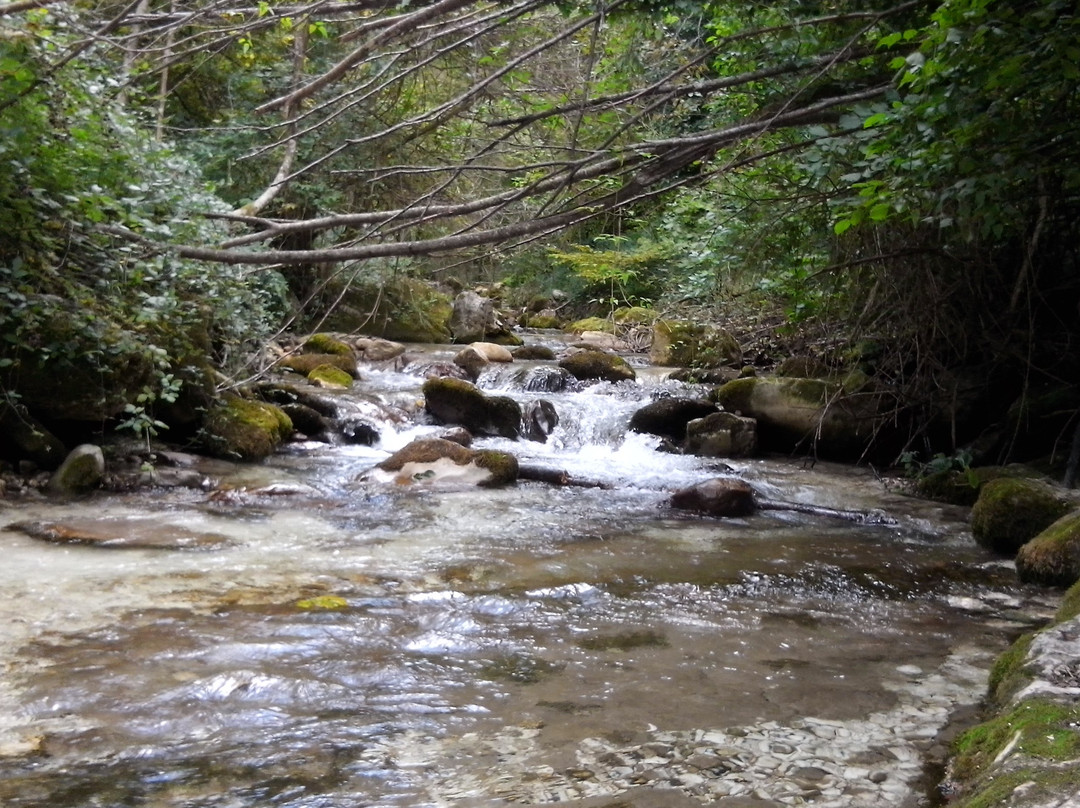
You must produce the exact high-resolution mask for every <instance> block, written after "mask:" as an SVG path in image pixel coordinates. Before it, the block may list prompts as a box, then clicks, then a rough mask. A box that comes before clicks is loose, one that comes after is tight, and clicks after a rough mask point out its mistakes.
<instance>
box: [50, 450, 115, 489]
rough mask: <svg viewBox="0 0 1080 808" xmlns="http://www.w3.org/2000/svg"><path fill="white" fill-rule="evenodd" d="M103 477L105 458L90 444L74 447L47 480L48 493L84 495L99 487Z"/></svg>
mask: <svg viewBox="0 0 1080 808" xmlns="http://www.w3.org/2000/svg"><path fill="white" fill-rule="evenodd" d="M104 477H105V456H104V455H103V454H102V453H101V447H100V446H95V445H93V444H91V443H84V444H82V445H81V446H76V447H75V448H74V449H72V450H71V453H70V454H69V455H68V456H67V457H65V458H64V462H63V463H61V464H60V468H58V469H57V470H56V471H55V472H54V473H53V475H52V477H50V478H49V485H48V489H49V493H51V494H59V495H61V496H63V495H74V494H86V493H89V492H90V491H93V490H94V489H95V488H97V487H98V486H99V485H101V481H102V479H103V478H104Z"/></svg>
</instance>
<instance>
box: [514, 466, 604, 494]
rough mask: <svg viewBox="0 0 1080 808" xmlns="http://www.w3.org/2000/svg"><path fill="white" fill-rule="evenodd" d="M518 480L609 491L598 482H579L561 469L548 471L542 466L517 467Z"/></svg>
mask: <svg viewBox="0 0 1080 808" xmlns="http://www.w3.org/2000/svg"><path fill="white" fill-rule="evenodd" d="M518 479H519V480H533V481H534V482H539V483H547V484H548V485H559V486H570V487H576V488H602V489H604V490H610V489H611V486H610V485H608V484H607V483H602V482H599V481H598V480H579V479H577V478H575V477H571V476H570V474H569V473H568V472H565V471H563V470H562V469H549V468H544V467H543V466H518Z"/></svg>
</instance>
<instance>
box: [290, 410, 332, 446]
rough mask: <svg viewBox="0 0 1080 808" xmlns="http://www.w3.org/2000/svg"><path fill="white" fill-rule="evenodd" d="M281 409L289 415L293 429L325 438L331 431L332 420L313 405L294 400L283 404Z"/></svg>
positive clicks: (307, 434) (318, 437)
mask: <svg viewBox="0 0 1080 808" xmlns="http://www.w3.org/2000/svg"><path fill="white" fill-rule="evenodd" d="M280 407H281V411H282V412H283V413H285V414H286V415H287V416H289V420H290V421H291V422H292V425H293V429H295V430H296V431H297V432H302V433H304V435H306V436H307V437H309V438H313V439H316V440H324V439H325V438H326V436H327V434H328V433H329V431H330V422H329V421H328V420H327V419H326V418H325V417H324V416H323V414H322V413H320V412H319V411H318V410H316V409H314V408H313V407H309V406H308V405H307V404H301V403H300V402H299V401H292V402H289V403H286V404H281V405H280Z"/></svg>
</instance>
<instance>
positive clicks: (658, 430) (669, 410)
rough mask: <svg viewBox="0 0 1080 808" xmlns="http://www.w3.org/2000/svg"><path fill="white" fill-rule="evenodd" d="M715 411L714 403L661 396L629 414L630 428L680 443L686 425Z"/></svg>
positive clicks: (684, 433) (633, 430) (683, 436)
mask: <svg viewBox="0 0 1080 808" xmlns="http://www.w3.org/2000/svg"><path fill="white" fill-rule="evenodd" d="M716 411H717V409H716V405H715V404H713V403H711V402H709V401H703V400H701V399H695V398H661V399H658V400H656V401H650V402H649V403H648V404H646V405H645V406H644V407H641V408H640V409H639V410H637V411H636V412H635V413H634V414H633V415H632V416H630V430H631V431H632V432H644V433H646V434H649V435H660V436H661V437H665V438H670V439H671V440H673V441H676V442H679V443H681V442H682V441H683V439H684V438H685V437H686V425H687V424H688V423H690V422H691V421H693V420H694V419H696V418H704V417H705V416H706V415H711V414H713V413H715V412H716Z"/></svg>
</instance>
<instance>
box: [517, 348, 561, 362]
mask: <svg viewBox="0 0 1080 808" xmlns="http://www.w3.org/2000/svg"><path fill="white" fill-rule="evenodd" d="M510 353H512V354H513V355H514V359H522V360H525V359H541V360H549V361H550V360H553V359H554V358H555V352H554V351H553V350H551V348H549V347H547V346H546V345H522V346H521V347H520V348H515V349H514V350H512V351H511V352H510Z"/></svg>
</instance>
